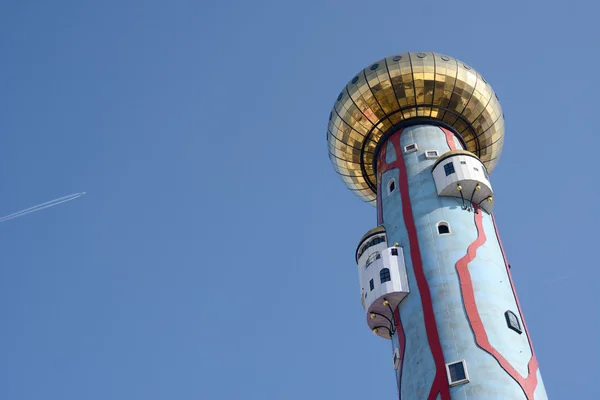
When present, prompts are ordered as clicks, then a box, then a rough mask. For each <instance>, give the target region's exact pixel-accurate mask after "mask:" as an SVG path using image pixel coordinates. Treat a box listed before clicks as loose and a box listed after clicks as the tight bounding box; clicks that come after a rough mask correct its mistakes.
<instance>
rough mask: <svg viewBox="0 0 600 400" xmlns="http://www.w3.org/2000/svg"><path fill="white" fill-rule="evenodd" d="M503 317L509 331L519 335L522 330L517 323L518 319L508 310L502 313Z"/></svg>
mask: <svg viewBox="0 0 600 400" xmlns="http://www.w3.org/2000/svg"><path fill="white" fill-rule="evenodd" d="M504 317H505V318H506V324H507V325H508V327H509V328H510V329H512V330H513V331H515V332H517V333H518V334H519V335H520V334H521V333H523V330H522V329H521V324H520V323H519V318H517V316H516V315H515V313H514V312H512V311H510V310H509V311H506V312H505V313H504Z"/></svg>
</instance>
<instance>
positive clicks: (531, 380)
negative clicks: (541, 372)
mask: <svg viewBox="0 0 600 400" xmlns="http://www.w3.org/2000/svg"><path fill="white" fill-rule="evenodd" d="M492 222H493V223H494V232H495V233H496V239H498V244H499V245H500V251H501V252H502V258H504V267H505V268H506V273H507V274H508V280H509V281H510V287H511V289H512V291H513V296H514V297H515V302H516V303H517V309H518V311H519V315H520V316H521V323H522V324H523V329H524V330H525V334H526V335H527V340H528V342H529V349H530V350H531V359H530V360H529V363H528V364H527V370H528V371H529V376H528V377H527V379H525V385H526V387H527V390H526V393H527V398H528V399H533V394H534V392H535V389H536V387H537V384H538V381H537V370H538V368H539V365H538V361H537V358H536V356H535V351H534V350H533V344H532V343H531V336H529V330H528V329H527V324H526V323H525V317H523V312H522V311H521V304H520V303H519V298H518V297H517V291H516V290H515V285H514V283H513V279H512V274H511V273H510V268H509V264H508V261H507V259H506V253H505V252H504V246H502V241H501V240H500V234H499V233H498V226H497V225H496V218H495V217H494V215H493V214H492ZM530 395H531V397H529V396H530Z"/></svg>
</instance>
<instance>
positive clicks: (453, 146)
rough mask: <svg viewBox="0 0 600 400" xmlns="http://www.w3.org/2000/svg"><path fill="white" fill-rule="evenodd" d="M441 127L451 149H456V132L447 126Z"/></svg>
mask: <svg viewBox="0 0 600 400" xmlns="http://www.w3.org/2000/svg"><path fill="white" fill-rule="evenodd" d="M440 128H441V127H440ZM441 129H442V131H443V132H444V134H445V135H446V143H447V144H448V147H450V150H456V143H455V142H454V133H453V132H452V131H450V130H449V129H446V128H441Z"/></svg>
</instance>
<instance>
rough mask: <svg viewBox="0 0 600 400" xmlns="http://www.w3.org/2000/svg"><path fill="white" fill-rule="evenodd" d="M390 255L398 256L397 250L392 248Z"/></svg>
mask: <svg viewBox="0 0 600 400" xmlns="http://www.w3.org/2000/svg"><path fill="white" fill-rule="evenodd" d="M392 255H393V256H397V255H398V249H397V248H395V247H394V248H393V249H392Z"/></svg>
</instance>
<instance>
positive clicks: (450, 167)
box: [444, 162, 455, 176]
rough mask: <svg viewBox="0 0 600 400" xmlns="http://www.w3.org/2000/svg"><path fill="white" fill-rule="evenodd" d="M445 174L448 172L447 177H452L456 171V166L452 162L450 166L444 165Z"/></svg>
mask: <svg viewBox="0 0 600 400" xmlns="http://www.w3.org/2000/svg"><path fill="white" fill-rule="evenodd" d="M444 172H446V176H448V175H452V174H453V173H454V172H455V171H454V164H453V163H452V162H449V163H448V164H445V165H444Z"/></svg>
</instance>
